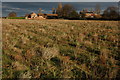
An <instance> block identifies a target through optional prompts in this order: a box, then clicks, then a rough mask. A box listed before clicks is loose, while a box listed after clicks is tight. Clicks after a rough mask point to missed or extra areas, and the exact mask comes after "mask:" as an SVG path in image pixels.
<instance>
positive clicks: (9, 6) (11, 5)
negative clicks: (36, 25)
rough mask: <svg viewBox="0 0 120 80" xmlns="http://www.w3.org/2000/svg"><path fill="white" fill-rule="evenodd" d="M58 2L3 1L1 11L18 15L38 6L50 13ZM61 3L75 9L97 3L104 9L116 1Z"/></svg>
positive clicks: (79, 9)
mask: <svg viewBox="0 0 120 80" xmlns="http://www.w3.org/2000/svg"><path fill="white" fill-rule="evenodd" d="M58 3H59V2H54V3H53V2H3V3H2V13H3V16H7V15H8V14H9V13H10V12H12V11H14V12H16V13H17V14H18V16H24V15H25V14H29V13H31V12H35V13H38V10H39V8H41V9H42V12H43V13H51V11H52V8H57V6H58ZM62 4H63V5H64V4H70V5H72V6H73V7H74V8H75V9H76V11H78V12H79V11H81V10H83V9H88V10H91V9H92V10H94V8H95V5H96V4H99V5H100V8H101V11H104V10H105V9H106V8H107V7H109V6H117V2H62Z"/></svg>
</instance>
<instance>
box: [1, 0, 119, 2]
mask: <svg viewBox="0 0 120 80" xmlns="http://www.w3.org/2000/svg"><path fill="white" fill-rule="evenodd" d="M0 1H2V2H118V1H119V0H0Z"/></svg>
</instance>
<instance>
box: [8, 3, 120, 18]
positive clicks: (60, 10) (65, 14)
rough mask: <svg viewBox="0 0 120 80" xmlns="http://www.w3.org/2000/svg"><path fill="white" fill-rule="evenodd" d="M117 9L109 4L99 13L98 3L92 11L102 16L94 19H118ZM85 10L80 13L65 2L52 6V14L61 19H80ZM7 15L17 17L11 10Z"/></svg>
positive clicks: (119, 15)
mask: <svg viewBox="0 0 120 80" xmlns="http://www.w3.org/2000/svg"><path fill="white" fill-rule="evenodd" d="M119 11H120V10H119V7H115V6H110V7H108V8H107V9H105V10H104V11H103V13H102V14H101V10H100V5H99V4H97V5H96V6H95V11H94V12H95V13H96V14H99V15H100V16H102V17H99V16H96V19H104V20H105V19H107V20H119V19H120V14H119ZM86 12H87V11H86V10H83V12H82V14H81V12H77V10H76V9H75V8H74V7H73V6H72V5H70V4H65V5H63V6H62V4H61V3H59V4H58V7H57V8H56V9H55V8H52V14H58V18H63V19H81V18H82V19H86V17H85V14H86ZM80 16H81V17H80ZM8 17H17V13H15V12H11V13H9V14H8ZM93 19H94V18H93Z"/></svg>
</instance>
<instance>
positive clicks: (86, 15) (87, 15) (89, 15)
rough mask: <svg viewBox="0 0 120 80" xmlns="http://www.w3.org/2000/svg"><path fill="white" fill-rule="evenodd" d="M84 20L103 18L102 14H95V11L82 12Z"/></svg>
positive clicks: (81, 15)
mask: <svg viewBox="0 0 120 80" xmlns="http://www.w3.org/2000/svg"><path fill="white" fill-rule="evenodd" d="M83 15H84V18H101V15H100V14H97V13H95V12H94V11H81V12H80V17H83Z"/></svg>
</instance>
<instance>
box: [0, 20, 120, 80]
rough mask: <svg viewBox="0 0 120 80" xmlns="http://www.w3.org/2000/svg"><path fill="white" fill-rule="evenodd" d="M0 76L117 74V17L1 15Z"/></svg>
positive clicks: (36, 76)
mask: <svg viewBox="0 0 120 80" xmlns="http://www.w3.org/2000/svg"><path fill="white" fill-rule="evenodd" d="M2 23H3V25H2V26H3V27H2V28H3V32H2V34H3V58H2V59H3V75H2V76H3V78H89V79H94V78H106V79H107V78H118V77H119V74H120V62H119V60H120V54H119V50H118V46H119V39H118V38H119V37H118V36H119V35H120V33H119V29H118V26H119V24H118V22H117V21H89V20H88V21H84V20H17V19H14V20H12V19H3V22H2Z"/></svg>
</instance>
